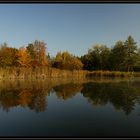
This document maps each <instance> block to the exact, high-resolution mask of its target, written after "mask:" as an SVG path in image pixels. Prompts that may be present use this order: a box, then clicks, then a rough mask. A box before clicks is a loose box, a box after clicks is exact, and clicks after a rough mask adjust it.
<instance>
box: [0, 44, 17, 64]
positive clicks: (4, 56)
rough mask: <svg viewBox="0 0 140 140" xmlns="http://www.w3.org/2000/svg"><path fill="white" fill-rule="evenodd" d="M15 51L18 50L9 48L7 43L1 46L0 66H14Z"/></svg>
mask: <svg viewBox="0 0 140 140" xmlns="http://www.w3.org/2000/svg"><path fill="white" fill-rule="evenodd" d="M17 51H18V49H16V48H12V47H9V46H8V44H7V43H4V44H2V45H1V48H0V66H1V67H7V66H15V65H16V53H17Z"/></svg>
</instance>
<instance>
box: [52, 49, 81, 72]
mask: <svg viewBox="0 0 140 140" xmlns="http://www.w3.org/2000/svg"><path fill="white" fill-rule="evenodd" d="M52 66H53V67H56V68H60V69H65V70H74V69H75V70H79V69H82V67H83V64H82V62H81V61H80V59H78V58H77V57H75V56H73V55H72V54H70V53H68V52H67V51H66V52H63V53H61V52H58V53H57V55H56V57H55V60H54V62H53V65H52Z"/></svg>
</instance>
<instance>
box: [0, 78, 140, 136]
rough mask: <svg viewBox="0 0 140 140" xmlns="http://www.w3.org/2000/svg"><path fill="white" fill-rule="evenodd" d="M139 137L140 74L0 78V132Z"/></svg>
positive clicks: (10, 133)
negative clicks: (90, 77)
mask: <svg viewBox="0 0 140 140" xmlns="http://www.w3.org/2000/svg"><path fill="white" fill-rule="evenodd" d="M11 136H12V137H15V136H20V137H130V136H131V137H139V136H140V79H93V80H75V79H73V80H70V81H67V80H62V79H57V80H49V79H47V80H38V81H0V137H11Z"/></svg>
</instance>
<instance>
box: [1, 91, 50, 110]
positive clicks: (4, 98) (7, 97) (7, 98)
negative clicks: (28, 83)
mask: <svg viewBox="0 0 140 140" xmlns="http://www.w3.org/2000/svg"><path fill="white" fill-rule="evenodd" d="M46 92H49V91H44V90H42V89H40V90H36V89H34V90H30V89H23V90H21V91H20V90H1V92H0V106H1V108H2V109H3V110H4V111H6V112H8V111H10V108H12V107H17V106H21V107H28V108H30V109H31V110H34V111H35V112H42V111H45V110H46V108H47V99H46Z"/></svg>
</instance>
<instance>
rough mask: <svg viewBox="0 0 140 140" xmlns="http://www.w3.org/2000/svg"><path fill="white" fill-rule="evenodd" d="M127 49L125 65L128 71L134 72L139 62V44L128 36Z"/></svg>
mask: <svg viewBox="0 0 140 140" xmlns="http://www.w3.org/2000/svg"><path fill="white" fill-rule="evenodd" d="M124 45H125V48H126V56H125V60H124V61H125V63H124V65H125V66H126V69H127V71H130V70H131V71H132V70H133V67H134V65H135V64H136V61H137V56H138V52H137V42H135V41H134V39H133V38H132V36H128V39H127V40H126V41H125V43H124Z"/></svg>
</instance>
